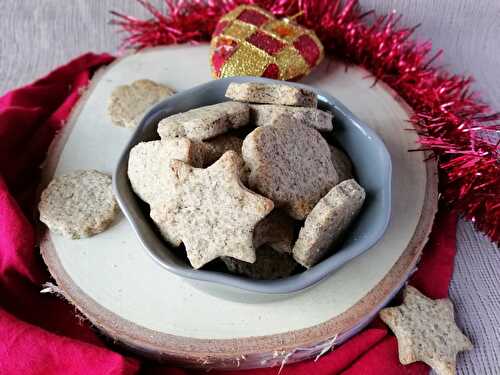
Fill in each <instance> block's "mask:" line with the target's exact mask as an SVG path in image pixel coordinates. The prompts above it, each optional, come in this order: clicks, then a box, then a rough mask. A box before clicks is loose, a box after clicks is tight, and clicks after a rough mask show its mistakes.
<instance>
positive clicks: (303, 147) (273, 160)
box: [242, 123, 338, 220]
mask: <svg viewBox="0 0 500 375" xmlns="http://www.w3.org/2000/svg"><path fill="white" fill-rule="evenodd" d="M242 154H243V159H244V160H245V163H246V164H247V166H248V167H249V168H250V171H251V172H250V177H249V180H248V183H249V186H250V188H251V189H254V190H256V191H257V192H259V193H261V194H262V195H264V196H266V197H268V198H269V199H271V200H272V201H273V202H274V203H275V205H276V206H277V207H280V208H282V209H283V210H284V211H286V212H287V213H288V215H290V216H291V217H292V218H294V219H297V220H303V219H305V218H306V216H307V215H308V214H309V212H311V210H312V208H313V207H314V205H315V204H316V203H317V202H318V201H319V200H320V199H321V197H322V196H323V195H325V194H326V193H327V192H328V191H329V190H330V189H331V188H332V187H333V186H335V185H336V184H337V182H338V175H337V172H336V171H335V168H334V167H333V163H332V160H331V156H330V149H329V147H328V143H327V142H326V141H325V139H324V138H323V137H322V136H321V135H320V134H319V132H318V131H317V130H314V129H313V128H311V127H308V126H306V125H302V124H300V123H293V124H290V125H287V126H261V127H258V128H256V129H255V130H254V131H253V132H252V133H250V134H249V135H248V136H247V137H246V138H245V140H244V141H243V147H242Z"/></svg>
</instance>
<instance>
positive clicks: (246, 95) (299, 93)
mask: <svg viewBox="0 0 500 375" xmlns="http://www.w3.org/2000/svg"><path fill="white" fill-rule="evenodd" d="M226 97H228V98H230V99H233V100H237V101H240V102H248V103H263V104H282V105H290V106H298V107H316V106H317V104H318V100H317V98H316V94H315V93H314V92H312V91H309V90H305V89H301V88H297V87H292V86H287V85H277V84H266V83H255V82H247V83H236V82H232V83H230V84H229V86H228V87H227V90H226Z"/></svg>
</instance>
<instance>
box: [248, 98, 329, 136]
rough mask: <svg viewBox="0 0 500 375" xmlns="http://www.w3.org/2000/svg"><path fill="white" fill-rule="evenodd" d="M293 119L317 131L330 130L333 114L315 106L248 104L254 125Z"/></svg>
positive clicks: (279, 122)
mask: <svg viewBox="0 0 500 375" xmlns="http://www.w3.org/2000/svg"><path fill="white" fill-rule="evenodd" d="M290 119H291V120H294V121H298V122H301V123H303V124H304V125H307V126H311V127H313V128H315V129H316V130H319V131H332V129H333V123H332V119H333V115H332V114H331V113H330V112H325V111H322V110H320V109H317V108H311V107H291V106H284V105H275V104H250V120H251V121H252V123H254V124H255V126H266V125H271V126H272V125H280V124H281V123H283V122H284V123H285V125H286V123H287V122H288V121H289V120H290Z"/></svg>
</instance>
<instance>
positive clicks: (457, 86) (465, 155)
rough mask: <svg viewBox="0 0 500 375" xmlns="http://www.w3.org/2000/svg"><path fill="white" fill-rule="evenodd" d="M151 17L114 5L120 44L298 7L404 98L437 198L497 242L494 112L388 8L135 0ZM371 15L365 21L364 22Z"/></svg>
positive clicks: (179, 38) (201, 34)
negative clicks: (429, 156) (253, 11)
mask: <svg viewBox="0 0 500 375" xmlns="http://www.w3.org/2000/svg"><path fill="white" fill-rule="evenodd" d="M137 1H138V2H139V3H141V4H142V5H143V6H144V7H145V8H147V9H148V11H149V12H150V13H151V14H152V16H153V18H151V19H148V20H140V19H137V18H134V17H131V16H127V15H123V14H120V13H117V12H112V14H113V15H115V16H116V18H115V19H114V20H113V21H112V24H115V25H118V26H119V27H120V28H121V29H122V30H123V31H125V32H127V33H128V34H129V35H128V36H127V37H126V38H125V40H124V46H125V47H129V48H137V49H141V48H145V47H151V46H157V45H166V44H173V43H186V42H198V41H208V40H210V38H211V34H212V31H213V30H214V27H215V25H216V23H217V21H218V19H219V18H220V17H221V16H222V15H224V14H225V13H227V12H228V11H230V10H231V9H233V8H234V7H236V6H237V5H240V4H248V3H253V4H256V5H258V6H260V7H262V8H265V9H268V10H269V11H271V12H272V13H274V14H275V15H276V16H278V17H280V16H281V17H282V16H292V15H297V14H301V15H300V17H298V18H296V19H295V20H296V21H297V22H298V23H300V24H302V25H304V26H306V27H308V28H310V29H313V30H314V31H315V32H316V34H317V35H318V37H319V38H320V39H321V41H322V43H323V45H324V47H325V52H326V53H327V54H330V55H334V56H335V57H336V58H340V59H342V60H344V61H345V62H346V63H352V64H359V65H362V66H363V67H365V68H366V69H368V70H369V71H370V72H371V73H372V74H373V75H374V77H375V79H376V80H383V81H384V82H386V83H387V84H389V85H390V86H391V87H392V88H393V89H394V90H396V92H397V93H398V94H399V95H400V96H401V97H402V98H404V99H405V100H406V102H407V103H408V104H409V105H410V106H411V107H412V108H413V110H414V112H415V114H414V115H413V117H412V118H411V121H412V122H413V123H414V124H415V126H416V129H417V131H418V134H419V135H420V143H421V145H422V147H421V149H427V150H432V151H433V153H434V155H435V156H436V157H437V158H438V161H439V169H440V184H441V186H440V191H441V194H442V198H443V199H444V200H445V201H446V202H447V203H448V204H450V205H451V206H452V207H453V208H455V209H456V210H458V211H459V212H460V213H461V214H462V215H463V217H465V218H466V219H469V220H471V221H472V222H473V223H474V224H475V226H476V227H477V228H478V229H479V230H480V231H482V232H484V233H485V234H487V235H488V236H489V237H490V238H491V239H492V240H493V241H495V242H496V243H500V147H499V144H500V141H499V142H496V143H494V142H492V141H491V140H490V139H491V138H492V137H495V136H496V134H498V132H499V131H500V124H499V123H498V120H499V119H500V113H491V111H490V109H489V107H488V106H487V105H486V104H484V103H482V102H481V101H480V99H479V98H478V96H477V95H476V94H475V93H473V92H471V89H470V86H471V81H472V79H471V78H470V77H462V76H458V75H454V74H451V73H448V72H446V71H444V70H443V69H440V68H437V67H435V66H434V65H433V62H434V60H435V59H436V58H437V57H439V55H440V54H441V51H439V52H438V53H436V54H435V55H433V56H431V49H432V45H431V42H425V43H416V42H414V41H412V40H409V38H410V36H411V35H412V33H413V31H414V29H415V28H399V27H398V26H397V24H398V21H399V17H395V15H394V14H390V15H388V16H383V17H376V16H375V15H374V12H372V11H370V12H365V13H362V12H361V11H360V9H359V7H358V1H357V0H348V1H346V2H345V4H342V1H340V0H278V1H269V0H262V1H258V0H256V1H251V0H250V1H238V0H224V1H212V0H208V1H205V0H199V1H197V0H194V1H183V0H180V1H175V0H164V1H165V5H166V8H167V11H166V12H165V13H162V12H161V11H160V10H158V9H157V8H155V7H154V6H153V5H152V4H151V3H150V2H149V1H148V0H137ZM368 15H369V16H370V17H373V18H374V20H373V22H372V23H371V24H369V23H368V22H365V20H364V19H365V18H366V17H367V16H368Z"/></svg>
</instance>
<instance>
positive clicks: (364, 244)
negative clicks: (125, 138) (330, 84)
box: [113, 77, 391, 294]
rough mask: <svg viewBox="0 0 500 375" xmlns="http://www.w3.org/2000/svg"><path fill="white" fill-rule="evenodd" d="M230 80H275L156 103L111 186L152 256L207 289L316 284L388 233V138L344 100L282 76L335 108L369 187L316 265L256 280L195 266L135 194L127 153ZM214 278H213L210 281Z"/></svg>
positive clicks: (211, 98)
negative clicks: (160, 232) (331, 250)
mask: <svg viewBox="0 0 500 375" xmlns="http://www.w3.org/2000/svg"><path fill="white" fill-rule="evenodd" d="M230 82H263V83H273V82H274V81H273V80H270V79H264V78H255V77H235V78H227V79H220V80H215V81H211V82H208V83H206V84H203V85H200V86H197V87H194V88H192V89H189V90H186V91H183V92H180V93H178V94H176V95H174V96H173V97H170V98H168V99H166V100H164V101H163V102H161V103H159V104H158V105H156V106H155V107H153V108H152V109H151V110H150V111H149V112H148V114H147V115H146V116H145V117H144V119H143V120H142V121H141V123H140V125H139V127H138V128H137V130H136V131H135V133H134V134H133V135H132V138H131V140H130V142H129V143H128V145H127V147H125V149H124V150H123V154H122V155H121V157H120V160H119V162H118V166H117V167H116V170H115V173H114V176H113V186H114V189H115V194H116V197H117V199H118V203H119V205H120V207H121V209H122V211H123V212H124V214H125V216H126V217H127V219H128V220H129V221H130V223H131V224H132V227H133V228H134V230H135V232H136V233H137V236H138V237H139V239H140V241H141V242H142V244H143V245H144V247H145V248H146V250H147V251H148V252H149V254H151V256H152V257H153V258H154V259H155V260H156V261H157V262H158V263H159V264H161V265H162V266H163V267H165V269H166V270H168V271H170V272H173V273H174V274H176V275H178V276H181V277H184V278H187V279H190V280H191V281H195V280H196V281H198V282H196V284H198V285H199V284H200V282H201V284H203V288H204V289H207V288H208V289H210V287H217V285H214V284H213V283H215V284H219V285H218V287H221V286H222V287H229V289H233V292H234V291H236V292H237V291H238V289H239V290H240V291H241V292H242V293H243V291H247V292H253V293H257V294H259V293H262V294H287V293H294V292H298V291H300V290H302V289H305V288H307V287H310V286H312V285H313V284H315V283H317V282H319V281H320V280H321V279H323V278H325V277H326V276H328V275H329V274H330V273H332V272H333V271H335V270H336V269H338V268H339V267H341V266H342V265H343V264H345V263H346V262H348V261H349V260H351V259H353V258H354V257H356V256H358V255H360V254H362V253H363V252H365V251H367V250H369V249H370V247H372V246H373V245H374V244H375V243H376V242H377V240H379V239H380V237H381V236H382V234H383V233H384V231H385V229H386V227H387V224H388V222H389V217H390V211H391V160H390V156H389V153H388V152H387V149H386V148H385V145H384V143H383V142H382V141H381V140H380V138H379V137H378V136H377V135H376V134H375V132H374V131H373V130H371V129H370V128H369V127H368V126H366V125H365V124H363V123H362V122H361V121H360V120H358V119H357V118H356V117H355V116H354V115H353V114H352V113H351V112H350V111H349V110H348V109H347V108H346V107H345V106H344V105H343V104H342V103H340V102H339V101H338V100H337V99H335V98H333V97H331V96H330V95H328V94H326V93H324V92H321V91H320V90H317V89H315V88H313V87H309V86H306V85H301V84H297V83H288V82H281V81H280V82H279V83H280V84H286V85H290V86H297V87H304V88H307V89H309V90H312V91H314V92H315V93H316V94H317V96H318V102H319V108H321V109H324V110H329V111H331V112H332V113H333V114H334V134H335V138H336V139H337V140H338V142H339V143H340V145H341V146H342V148H343V149H344V150H346V152H347V153H348V154H349V156H350V158H351V160H352V162H353V164H354V167H355V171H356V179H357V180H358V182H359V183H360V184H361V185H362V186H363V187H364V188H365V190H366V192H367V199H366V202H365V205H364V207H363V210H362V211H361V213H360V215H359V217H358V218H357V220H356V221H355V222H354V223H353V225H351V226H350V227H349V230H348V233H347V235H346V236H345V239H344V241H343V242H342V244H341V246H340V248H338V249H337V250H336V251H335V253H333V254H332V255H330V256H329V257H328V258H326V259H324V260H323V261H322V262H320V263H318V264H317V265H315V266H314V267H311V268H310V269H308V270H306V271H303V272H301V273H298V274H295V275H293V276H290V277H287V278H284V279H279V280H272V281H260V280H259V281H256V280H251V279H248V278H245V277H240V276H236V275H232V274H229V273H225V272H219V271H212V270H194V269H192V268H191V267H190V266H189V265H188V264H187V262H186V261H185V260H184V259H181V258H180V257H179V256H178V255H176V254H175V252H174V251H172V250H171V249H170V248H169V247H168V246H167V244H166V243H165V242H164V241H163V240H162V238H161V237H160V236H159V235H158V234H157V232H156V230H155V227H154V225H153V223H152V222H151V221H150V219H149V211H148V209H147V206H145V205H144V204H143V203H142V202H141V200H140V199H139V198H138V197H137V196H136V195H135V194H134V192H133V191H132V188H131V186H130V183H129V180H128V177H127V164H128V155H129V151H130V149H131V148H132V147H134V146H135V145H136V144H138V143H139V142H142V141H150V140H154V139H158V135H157V133H156V128H157V124H158V122H159V121H160V120H161V119H163V118H165V117H167V116H169V115H172V114H175V113H178V112H184V111H187V110H189V109H192V108H196V107H201V106H205V105H210V104H215V103H218V102H222V101H226V100H227V99H226V98H225V96H224V93H225V91H226V87H227V85H228V84H229V83H230ZM208 283H212V284H208Z"/></svg>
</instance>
